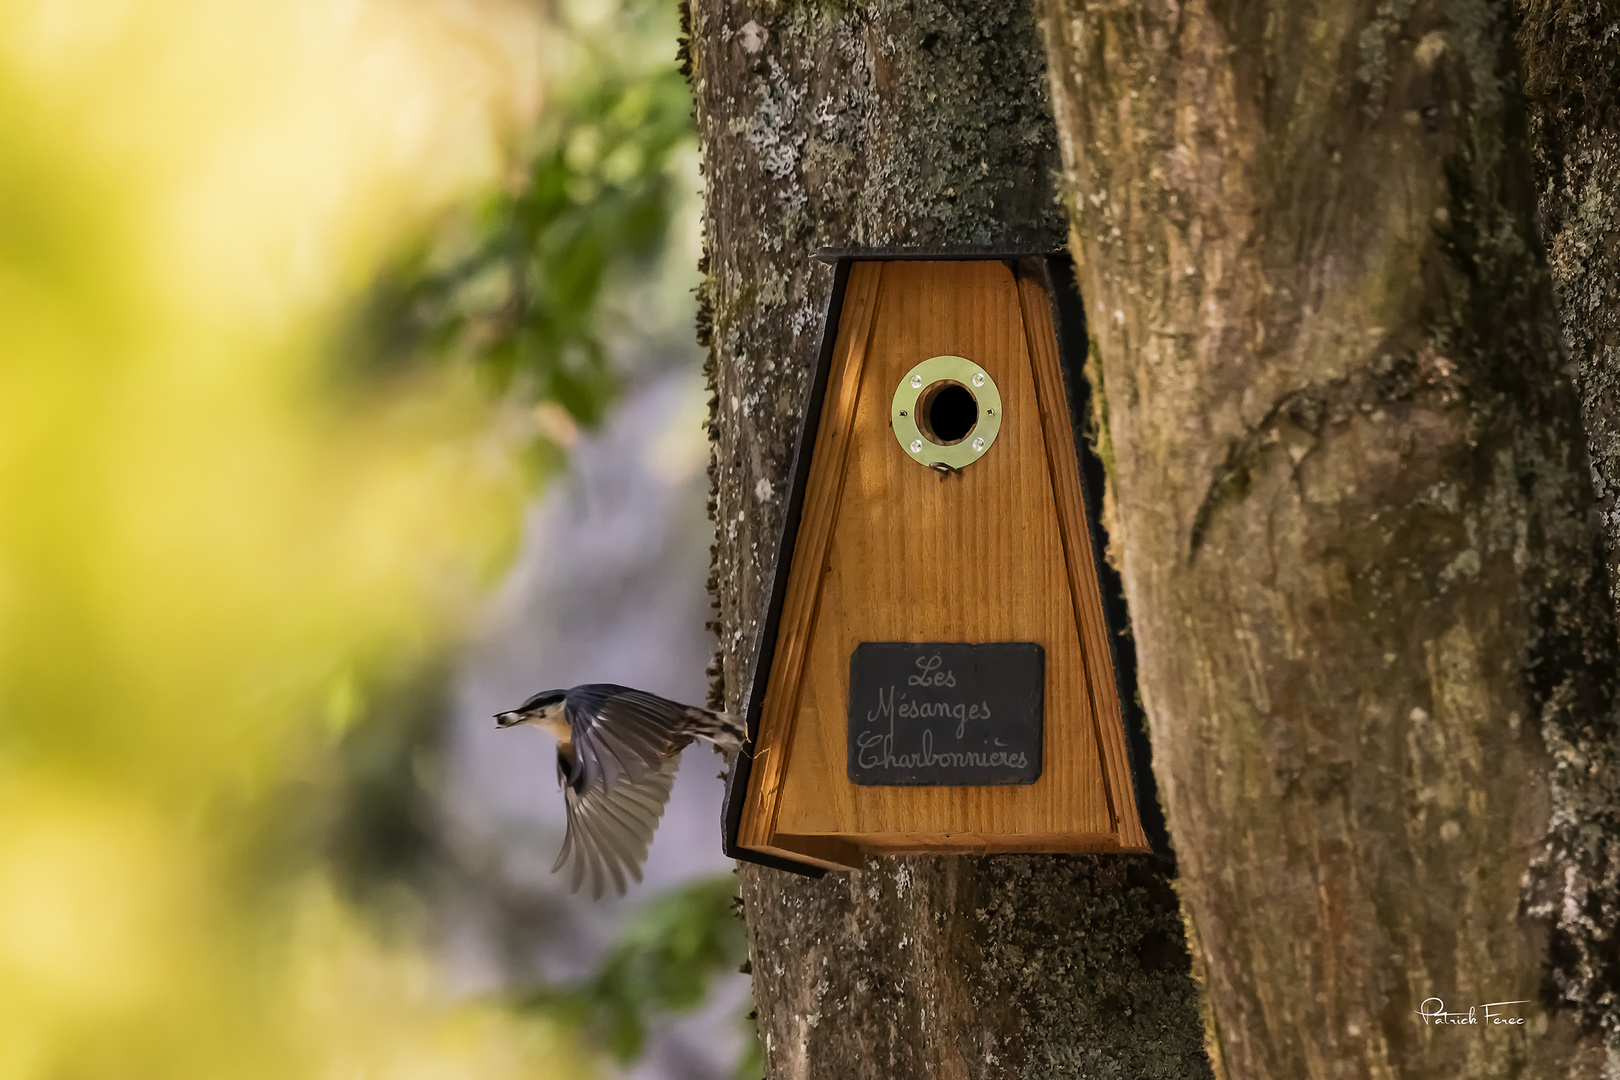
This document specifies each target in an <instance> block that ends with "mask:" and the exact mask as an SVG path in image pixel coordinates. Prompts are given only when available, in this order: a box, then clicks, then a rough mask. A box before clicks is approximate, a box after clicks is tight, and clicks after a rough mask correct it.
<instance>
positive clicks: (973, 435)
mask: <svg viewBox="0 0 1620 1080" xmlns="http://www.w3.org/2000/svg"><path fill="white" fill-rule="evenodd" d="M942 382H948V383H956V384H958V385H959V386H961V387H962V388H963V389H964V390H966V391H967V392H968V393H969V394H972V395H973V400H974V403H975V404H976V405H977V406H978V413H979V415H978V419H977V420H976V421H975V423H974V425H973V426H972V427H971V428H969V429H968V431H967V433H966V434H964V435H963V436H962V438H960V439H958V440H957V441H956V442H953V443H949V444H942V443H938V442H935V441H934V440H933V439H932V438H930V437H929V436H928V435H927V434H925V433H924V431H923V428H922V426H921V425H920V424H919V423H918V422H917V402H918V401H919V400H921V399H922V398H923V396H924V395H926V394H927V393H928V392H929V391H930V390H932V389H933V388H934V387H935V386H937V385H939V384H940V383H942ZM889 423H890V426H891V427H893V428H894V437H895V439H896V440H897V441H898V442H899V443H900V449H902V450H904V451H905V453H906V456H907V457H909V458H911V460H913V461H915V462H917V463H918V464H919V465H926V466H928V467H929V468H933V467H934V466H935V465H949V466H950V467H951V468H953V469H960V468H963V467H965V466H967V465H971V464H973V463H974V462H975V461H978V460H979V459H980V458H981V457H983V456H984V455H985V453H986V452H987V451H988V450H989V449H990V447H991V445H992V444H994V443H995V441H996V435H997V434H998V433H1000V431H1001V391H1000V390H998V389H997V388H996V381H995V380H994V379H992V378H991V377H990V373H989V372H988V371H986V370H984V368H982V367H980V366H979V365H978V364H975V363H974V362H973V361H972V360H969V359H967V358H966V357H963V356H931V357H929V358H928V359H927V360H924V361H923V362H922V363H920V364H918V365H917V366H916V367H914V368H912V369H911V370H910V371H908V372H906V374H905V377H904V378H902V379H901V380H900V385H899V386H897V387H895V391H894V401H893V402H892V403H891V404H890V406H889Z"/></svg>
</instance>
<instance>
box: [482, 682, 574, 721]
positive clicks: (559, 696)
mask: <svg viewBox="0 0 1620 1080" xmlns="http://www.w3.org/2000/svg"><path fill="white" fill-rule="evenodd" d="M567 696H568V692H567V691H566V690H547V691H545V692H544V693H541V694H536V695H534V696H533V697H532V698H530V699H529V700H527V701H525V702H524V703H523V704H521V705H519V706H518V707H517V708H515V709H512V710H510V711H509V712H500V713H496V714H495V726H496V727H502V728H509V727H516V726H517V725H518V724H541V725H548V726H549V725H550V724H551V723H553V722H555V721H557V720H559V719H560V718H561V717H562V709H563V698H565V697H567Z"/></svg>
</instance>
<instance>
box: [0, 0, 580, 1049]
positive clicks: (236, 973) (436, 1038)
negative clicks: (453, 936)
mask: <svg viewBox="0 0 1620 1080" xmlns="http://www.w3.org/2000/svg"><path fill="white" fill-rule="evenodd" d="M544 36H545V28H544V26H543V25H542V23H541V21H540V20H539V19H538V18H537V16H536V15H535V13H534V10H533V9H532V8H529V7H526V6H521V5H517V4H510V3H502V2H498V0H31V2H30V0H0V1077H4V1078H7V1080H11V1078H32V1077H51V1078H56V1077H74V1078H78V1077H119V1078H125V1077H148V1076H150V1077H163V1078H170V1080H172V1078H183V1077H193V1076H195V1077H210V1078H224V1077H261V1076H263V1077H277V1078H288V1077H301V1076H311V1077H344V1078H348V1077H396V1076H397V1077H441V1076H443V1077H449V1076H474V1075H476V1076H478V1077H482V1078H500V1077H505V1076H517V1075H523V1076H530V1077H533V1076H550V1075H557V1076H569V1077H573V1076H579V1075H583V1074H585V1073H587V1072H588V1071H589V1067H588V1065H587V1064H586V1063H585V1062H584V1061H583V1060H582V1059H581V1058H580V1057H579V1055H578V1054H577V1053H576V1051H575V1050H574V1049H573V1048H572V1047H571V1046H570V1045H569V1044H568V1041H567V1039H566V1038H565V1037H564V1036H563V1035H561V1034H559V1033H558V1032H557V1031H555V1030H553V1029H551V1028H550V1027H548V1026H547V1025H546V1023H545V1022H544V1021H542V1020H538V1019H533V1018H529V1019H519V1018H516V1017H514V1016H513V1015H511V1014H509V1013H507V1012H505V1011H503V1010H500V1009H498V1008H496V1007H494V1006H492V1005H487V1004H480V1003H478V1002H456V1001H452V1000H449V999H448V998H446V997H444V996H443V994H444V992H443V991H442V990H441V989H439V988H438V986H437V983H436V980H435V979H434V977H433V973H432V971H431V965H430V962H429V960H428V959H427V958H426V957H424V956H423V955H422V954H421V952H420V948H419V947H417V946H413V945H412V944H411V943H410V940H409V938H408V937H403V936H394V937H389V938H379V937H378V936H377V934H376V932H375V931H374V930H373V929H372V928H371V927H370V926H369V925H368V924H367V923H366V922H365V921H364V920H362V919H361V918H360V917H359V916H358V915H357V914H356V913H355V912H354V911H352V910H350V909H349V908H348V907H347V906H346V904H345V901H344V900H343V899H342V898H341V897H340V896H339V895H338V894H337V893H336V892H335V891H334V890H333V888H332V887H331V886H330V885H329V884H328V882H327V881H326V875H325V871H324V870H323V868H322V866H321V864H320V861H319V860H318V859H314V858H309V859H299V858H293V859H291V860H290V861H286V862H285V865H282V866H279V867H278V869H277V870H276V872H268V871H265V870H264V869H263V868H262V867H256V864H255V859H256V858H257V857H258V856H257V855H256V853H257V852H258V851H259V850H260V848H261V847H262V846H265V845H268V846H269V847H274V846H275V845H274V844H273V843H271V842H270V841H267V840H266V839H265V837H267V836H272V835H274V834H275V832H276V830H277V825H278V823H277V814H278V810H277V807H278V806H282V805H284V802H283V801H278V799H277V798H276V792H277V791H278V790H279V789H280V788H281V787H282V785H284V784H285V782H286V781H287V778H288V777H289V776H290V775H295V774H297V773H298V772H299V770H301V769H307V768H309V767H310V765H309V762H311V761H313V760H317V759H318V758H319V756H320V754H321V753H322V752H323V748H327V747H330V745H331V744H332V742H333V741H334V740H335V739H336V738H337V736H338V734H339V733H340V730H341V728H342V726H343V724H344V723H346V722H347V720H348V719H349V718H351V717H352V715H353V714H354V712H355V710H356V705H355V701H354V697H355V695H356V694H357V693H363V689H362V690H357V689H356V687H362V688H363V686H364V685H365V673H366V672H367V671H368V670H369V669H370V667H371V666H372V665H375V664H378V663H380V662H381V660H380V658H383V657H388V656H397V655H401V654H408V653H412V652H421V651H423V650H427V649H431V648H432V647H433V646H434V645H435V643H439V642H443V641H445V640H448V639H449V638H450V637H451V636H452V635H453V634H454V631H455V628H456V625H457V623H458V620H459V619H460V618H461V617H462V615H463V609H464V608H465V607H466V604H467V599H468V598H469V597H470V596H471V595H473V592H474V590H473V586H474V585H476V584H477V583H478V582H480V581H482V580H486V579H487V578H488V576H489V574H490V573H491V572H492V570H493V569H494V568H496V567H498V566H499V565H500V561H501V558H502V556H503V554H504V552H505V551H506V550H507V549H508V546H509V545H510V542H511V532H512V529H513V528H514V527H515V522H516V520H517V512H518V509H519V506H520V504H521V501H522V498H523V496H524V494H525V491H524V483H523V480H522V477H521V475H520V471H519V470H518V469H517V468H516V467H515V466H514V465H513V457H514V455H513V453H512V447H511V446H510V445H508V443H507V439H508V437H509V435H503V434H502V433H503V432H507V433H509V434H510V433H511V432H513V431H514V428H513V426H512V425H510V424H503V423H501V422H499V416H498V415H496V414H497V412H498V410H499V409H500V408H501V406H500V405H499V404H498V403H494V402H492V401H490V400H489V397H488V395H487V393H486V392H484V391H483V390H481V389H480V387H479V386H478V385H476V384H475V382H474V380H473V379H472V377H471V376H470V375H468V374H467V372H466V371H465V370H463V369H459V368H452V367H448V366H446V367H444V368H443V369H440V370H421V371H417V372H415V373H414V374H411V375H409V376H408V377H399V378H393V379H390V380H387V381H382V382H378V383H377V384H376V385H374V386H370V387H369V388H368V389H367V391H366V392H364V393H357V392H353V390H352V387H347V388H346V387H345V386H344V385H342V384H341V380H339V379H337V378H336V376H334V374H333V373H334V371H335V370H337V369H338V368H340V367H341V362H342V359H343V358H342V357H341V356H334V355H333V346H332V344H331V343H332V342H333V341H336V340H341V335H338V334H336V333H335V332H334V327H335V326H336V324H337V323H338V321H339V320H340V319H341V317H342V313H343V312H344V311H345V310H347V309H348V307H349V306H351V305H352V304H353V303H354V302H355V300H356V297H357V296H359V295H360V294H361V293H362V292H363V290H364V289H365V287H366V285H367V283H368V282H369V281H370V280H371V279H372V277H373V275H374V274H375V272H376V271H377V268H378V267H379V266H380V265H381V264H382V263H383V261H384V260H385V259H386V258H387V257H388V256H389V254H390V252H391V251H392V250H393V249H394V248H395V246H397V245H399V244H401V243H403V242H404V241H405V239H406V238H407V237H408V236H410V235H411V234H412V232H413V230H419V229H420V228H422V227H423V225H424V223H425V222H427V221H429V220H430V219H432V217H433V215H435V214H436V213H438V212H440V211H441V210H443V208H445V207H446V206H448V205H450V204H451V203H452V202H453V201H454V200H456V199H457V198H460V197H463V196H465V194H466V193H467V192H468V191H470V190H473V189H474V188H476V187H478V186H479V185H485V184H489V183H491V182H493V181H494V180H495V179H496V178H497V177H498V174H499V172H500V170H501V169H502V168H503V161H505V160H506V154H505V148H506V147H507V145H508V144H509V142H510V141H511V139H513V138H514V133H515V132H519V131H521V130H522V129H523V127H524V126H525V125H526V124H528V123H529V122H530V121H531V120H532V118H533V116H534V114H535V111H536V110H537V109H538V108H539V107H540V104H541V102H540V100H539V98H540V90H539V88H540V87H541V86H542V85H543V81H544V80H543V72H541V71H539V70H537V67H538V64H539V60H538V59H537V58H539V57H543V56H544V55H545V52H546V51H545V48H544ZM520 434H521V433H520ZM517 437H518V435H515V434H513V435H510V438H513V439H515V438H517Z"/></svg>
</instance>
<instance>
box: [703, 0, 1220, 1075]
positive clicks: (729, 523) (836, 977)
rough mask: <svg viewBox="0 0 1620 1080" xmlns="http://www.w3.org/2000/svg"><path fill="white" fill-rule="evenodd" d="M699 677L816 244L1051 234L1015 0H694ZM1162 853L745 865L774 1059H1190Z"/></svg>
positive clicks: (760, 593) (1040, 1064) (1013, 1065)
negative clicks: (708, 613) (706, 454)
mask: <svg viewBox="0 0 1620 1080" xmlns="http://www.w3.org/2000/svg"><path fill="white" fill-rule="evenodd" d="M682 48H683V55H684V57H685V59H686V61H687V63H688V65H689V67H688V74H689V77H690V78H691V81H692V86H693V91H694V97H695V99H696V107H697V119H698V131H699V137H700V140H701V145H702V150H703V161H704V169H705V177H706V192H705V197H706V210H705V218H704V228H705V236H706V246H705V252H706V253H705V256H704V269H705V271H706V274H707V278H706V281H705V283H704V284H703V286H702V289H701V292H700V316H699V332H700V339H701V340H703V341H704V343H705V344H709V345H710V349H711V351H710V358H709V376H710V379H711V381H712V385H713V388H714V392H715V397H714V402H713V408H712V414H711V428H710V431H711V436H712V437H713V438H714V440H715V444H714V459H713V466H712V472H713V482H714V504H713V507H712V512H713V515H714V518H715V521H716V524H717V527H718V544H717V548H716V552H715V559H714V566H715V573H714V577H713V579H712V582H711V587H712V588H713V590H714V592H715V595H716V597H717V600H718V604H719V610H720V615H719V619H718V622H717V630H718V631H719V634H720V638H721V644H722V647H721V652H720V658H719V671H718V673H717V675H718V677H717V686H716V689H717V696H718V697H719V698H721V699H723V700H724V701H725V703H726V704H728V705H729V706H730V707H731V708H733V709H736V708H738V707H739V706H740V704H741V701H740V696H741V694H742V693H743V692H744V689H745V688H746V685H747V682H748V677H749V671H748V665H749V664H750V663H751V659H752V651H753V636H754V634H755V633H756V631H757V620H758V619H759V618H760V617H761V616H762V614H763V610H764V601H765V599H766V595H767V590H768V588H769V583H770V580H771V567H772V564H773V558H774V554H775V545H776V536H777V529H778V527H779V522H780V520H781V513H782V509H783V508H782V494H783V490H784V487H785V480H786V470H787V466H788V455H789V453H790V448H791V442H792V439H793V436H794V433H795V429H796V427H797V423H798V418H799V415H800V410H801V407H802V405H803V395H804V391H805V387H806V383H807V375H808V372H809V370H810V367H811V364H812V361H813V359H814V351H815V347H816V342H817V337H818V334H819V332H820V329H821V327H820V319H821V312H822V307H823V305H824V303H825V299H826V296H827V291H828V288H829V285H830V276H831V275H830V271H829V270H828V268H827V267H825V266H822V265H820V264H818V263H816V262H815V261H814V259H813V255H814V252H815V249H816V248H817V247H818V246H823V245H825V246H834V247H854V246H860V247H877V246H884V247H888V246H909V247H929V246H932V247H951V248H960V247H963V246H966V245H982V246H994V245H1008V246H1011V245H1030V244H1034V245H1041V246H1045V247H1048V248H1055V247H1057V246H1059V245H1060V244H1061V243H1062V242H1063V240H1064V237H1065V236H1066V233H1067V228H1066V224H1065V221H1064V218H1063V213H1062V208H1061V206H1059V205H1057V204H1056V203H1055V201H1054V197H1053V196H1054V188H1053V180H1054V176H1055V173H1056V170H1057V169H1058V166H1059V160H1058V156H1057V149H1056V135H1055V132H1054V130H1053V128H1052V121H1051V116H1050V111H1049V109H1048V106H1047V104H1046V92H1045V88H1044V83H1043V69H1044V56H1043V53H1042V48H1041V41H1040V38H1039V35H1038V33H1037V31H1036V26H1035V22H1034V18H1033V14H1032V12H1031V10H1030V8H1029V7H1028V6H1027V5H1026V3H1024V2H1022V0H1012V2H1005V0H1002V2H988V3H987V2H962V3H958V2H947V0H940V2H930V0H923V2H916V3H910V4H900V3H871V4H848V5H843V4H840V5H830V4H814V3H808V2H806V3H800V4H788V3H770V2H763V0H762V2H760V3H757V4H754V5H749V4H746V3H743V2H739V0H701V2H698V3H695V4H693V5H692V8H691V11H690V21H689V26H688V37H687V39H686V40H685V41H684V43H683V47H682ZM1169 873H1170V867H1169V866H1168V865H1167V864H1166V863H1165V862H1163V861H1161V860H1156V859H1150V858H1110V859H1100V860H1099V859H1088V858H1056V857H1052V858H1033V857H1016V858H1015V857H1005V858H994V859H972V858H896V859H884V860H874V861H873V862H871V863H870V864H869V865H868V867H867V869H865V870H864V871H862V872H860V873H858V874H854V875H842V874H832V875H829V876H828V877H827V878H825V879H824V880H821V881H810V880H806V879H802V878H798V877H794V876H791V875H787V874H783V873H779V872H776V871H770V870H762V869H759V868H757V867H745V868H744V869H743V870H742V895H743V899H744V905H745V911H746V916H747V920H748V926H749V936H750V953H751V963H752V966H753V973H754V984H755V993H756V997H757V1000H758V1002H759V1010H760V1014H759V1026H760V1031H761V1035H762V1038H763V1041H764V1044H765V1047H766V1054H767V1061H768V1065H769V1068H770V1072H771V1075H772V1076H773V1077H831V1078H838V1080H847V1078H851V1077H866V1076H871V1077H894V1078H911V1077H917V1078H923V1077H941V1078H946V1080H953V1078H958V1077H1005V1076H1025V1075H1027V1076H1041V1077H1081V1076H1086V1077H1093V1076H1096V1077H1102V1076H1120V1077H1131V1078H1133V1080H1150V1078H1159V1077H1164V1078H1169V1077H1175V1078H1197V1077H1203V1076H1207V1075H1209V1068H1208V1064H1207V1061H1206V1060H1205V1058H1204V1055H1203V1049H1202V1025H1201V1022H1200V1017H1199V1014H1198V1005H1197V995H1196V993H1195V988H1194V985H1193V983H1192V980H1191V978H1190V976H1189V974H1188V957H1187V951H1186V948H1185V945H1184V943H1183V934H1182V924H1181V920H1180V916H1179V911H1178V904H1177V899H1176V896H1175V894H1174V892H1173V890H1172V888H1171V884H1170V877H1169Z"/></svg>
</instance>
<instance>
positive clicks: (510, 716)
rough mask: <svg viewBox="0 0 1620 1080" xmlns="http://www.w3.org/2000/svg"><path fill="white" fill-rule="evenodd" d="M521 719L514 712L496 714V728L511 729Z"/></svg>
mask: <svg viewBox="0 0 1620 1080" xmlns="http://www.w3.org/2000/svg"><path fill="white" fill-rule="evenodd" d="M519 719H520V718H519V717H518V714H517V713H512V712H501V713H496V714H495V726H496V727H498V728H506V727H511V726H512V725H513V724H515V723H517V722H518V720H519Z"/></svg>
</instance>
